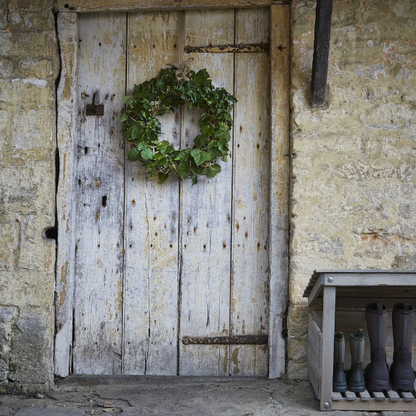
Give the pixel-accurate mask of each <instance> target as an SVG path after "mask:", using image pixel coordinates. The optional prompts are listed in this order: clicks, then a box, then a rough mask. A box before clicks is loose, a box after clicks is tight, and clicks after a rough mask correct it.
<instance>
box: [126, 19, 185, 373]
mask: <svg viewBox="0 0 416 416" xmlns="http://www.w3.org/2000/svg"><path fill="white" fill-rule="evenodd" d="M181 14H182V13H181V12H176V13H147V14H143V13H138V14H134V15H131V17H130V20H129V48H128V51H129V57H128V91H129V92H131V91H132V89H133V85H134V84H140V83H142V82H143V81H145V80H149V79H150V78H152V77H154V76H156V75H157V74H158V72H159V71H160V68H162V67H164V66H166V65H167V64H169V63H171V64H172V63H174V62H176V61H177V60H178V57H179V56H178V49H179V48H178V44H179V38H178V34H179V32H180V22H181ZM161 121H162V135H163V139H165V140H168V141H170V142H171V143H172V144H173V145H174V146H179V140H180V118H179V109H178V110H177V111H176V112H175V113H174V114H173V113H170V114H166V115H164V116H163V119H162V120H161ZM178 221H179V183H178V180H177V179H176V178H169V179H168V180H167V181H166V182H165V183H164V184H163V185H160V184H159V183H158V182H157V180H155V179H150V178H149V177H148V175H147V173H146V171H145V170H144V169H143V168H142V166H141V164H140V163H138V162H127V168H126V231H125V233H126V234H125V238H126V258H125V268H126V283H125V291H124V302H125V308H124V318H125V330H124V373H125V374H149V375H150V374H159V375H176V373H177V337H178V334H177V331H178V291H179V287H178V284H179V269H178V260H179V257H178V241H179V240H178V236H179V228H178V225H179V223H178Z"/></svg>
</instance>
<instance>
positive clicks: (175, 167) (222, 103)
mask: <svg viewBox="0 0 416 416" xmlns="http://www.w3.org/2000/svg"><path fill="white" fill-rule="evenodd" d="M123 101H124V103H125V108H124V109H123V110H122V112H121V121H122V133H123V137H124V139H125V140H126V141H128V142H131V143H132V144H133V147H132V148H131V150H130V151H129V152H128V159H129V160H138V161H140V162H142V163H143V164H144V166H145V167H146V169H147V171H148V172H149V173H150V176H151V177H152V178H154V177H155V176H156V175H157V176H158V178H159V181H160V182H161V183H163V182H165V180H166V179H167V178H168V176H169V175H176V176H178V177H179V178H180V179H186V178H192V182H193V184H195V183H197V176H198V175H205V176H207V177H210V178H211V177H214V176H215V175H216V174H217V173H219V172H220V171H221V166H220V165H218V164H217V163H216V162H217V160H218V159H219V158H221V160H223V161H227V156H228V153H229V147H228V142H229V141H230V138H231V136H230V130H231V126H232V117H231V112H232V109H233V107H234V103H236V102H237V100H236V98H235V97H234V96H233V95H231V94H229V93H228V92H227V91H226V90H225V89H224V88H216V87H214V86H213V85H212V81H211V79H210V76H209V74H208V72H207V70H206V69H201V70H199V71H198V72H195V71H192V70H190V69H189V68H188V67H187V66H186V64H184V65H182V66H179V65H172V66H171V65H168V66H166V67H165V68H163V69H161V71H160V73H159V75H158V76H157V77H155V78H152V79H151V80H150V81H145V82H143V83H142V84H139V85H135V86H134V88H133V93H132V96H125V97H123ZM185 103H188V108H193V107H196V108H199V109H201V110H203V112H202V115H201V118H200V120H199V123H198V124H199V127H200V134H198V135H197V136H196V137H195V139H194V145H193V147H192V148H191V147H187V148H185V149H181V150H179V149H175V148H174V147H173V146H172V144H171V143H170V142H169V141H167V140H159V135H160V134H161V123H160V121H159V120H158V118H157V117H158V116H162V115H163V114H165V113H167V112H168V111H175V109H176V108H177V107H178V106H180V105H182V104H185Z"/></svg>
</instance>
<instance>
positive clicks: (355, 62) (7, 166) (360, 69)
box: [0, 0, 416, 392]
mask: <svg viewBox="0 0 416 416" xmlns="http://www.w3.org/2000/svg"><path fill="white" fill-rule="evenodd" d="M52 8H53V1H52V0H0V138H1V140H0V153H1V156H0V170H1V173H0V391H6V392H20V391H28V392H34V391H41V390H45V389H47V388H48V387H49V386H50V385H51V384H52V383H53V340H54V262H55V241H54V240H52V239H48V238H46V236H45V230H46V229H47V228H48V227H52V226H53V225H54V223H55V189H56V188H55V187H56V183H55V151H56V131H55V124H56V110H55V89H56V86H55V81H56V79H57V77H58V74H59V53H58V43H57V37H56V31H55V20H54V15H53V12H52ZM314 19H315V1H314V0H303V1H296V0H293V1H292V76H291V79H292V85H291V91H292V98H291V99H292V131H291V156H292V171H291V201H290V204H291V214H292V217H291V242H290V296H289V297H290V305H289V317H288V336H289V338H288V374H289V376H290V377H292V378H305V377H306V354H305V351H306V343H307V332H306V331H307V314H306V306H305V300H304V299H302V293H303V290H304V288H305V286H306V284H307V281H308V279H309V277H310V274H311V272H312V271H313V270H314V269H320V268H321V269H322V268H339V269H415V268H416V254H415V241H416V224H415V221H416V202H415V201H416V187H415V180H416V162H415V156H416V143H415V142H416V133H415V121H416V30H415V29H416V28H415V26H416V4H415V3H414V2H413V0H389V1H383V2H380V1H377V0H367V1H362V0H351V1H338V2H337V1H336V2H334V13H333V27H332V38H331V49H330V56H329V59H330V67H329V74H328V75H329V79H328V81H329V93H328V103H327V106H326V107H325V108H322V109H313V108H311V107H310V78H311V68H312V53H313V31H314Z"/></svg>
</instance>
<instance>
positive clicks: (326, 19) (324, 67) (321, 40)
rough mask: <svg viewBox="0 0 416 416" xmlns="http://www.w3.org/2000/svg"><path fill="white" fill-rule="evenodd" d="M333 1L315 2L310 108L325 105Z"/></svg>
mask: <svg viewBox="0 0 416 416" xmlns="http://www.w3.org/2000/svg"><path fill="white" fill-rule="evenodd" d="M332 2H333V0H317V3H316V21H315V40H314V51H313V65H312V106H313V107H319V106H323V105H324V104H325V96H326V83H327V78H328V56H329V40H330V37H331V20H332Z"/></svg>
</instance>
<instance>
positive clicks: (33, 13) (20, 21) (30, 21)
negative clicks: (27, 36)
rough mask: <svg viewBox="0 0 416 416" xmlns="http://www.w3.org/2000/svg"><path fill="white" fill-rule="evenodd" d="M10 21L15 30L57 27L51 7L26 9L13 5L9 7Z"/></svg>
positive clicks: (51, 28)
mask: <svg viewBox="0 0 416 416" xmlns="http://www.w3.org/2000/svg"><path fill="white" fill-rule="evenodd" d="M19 6H20V5H19ZM8 23H9V26H10V28H12V29H13V30H28V31H35V30H53V29H54V27H55V21H54V17H53V13H52V10H51V8H46V9H41V8H39V9H37V10H36V9H27V10H24V9H22V8H20V7H19V8H13V7H11V8H10V9H9V15H8Z"/></svg>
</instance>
